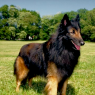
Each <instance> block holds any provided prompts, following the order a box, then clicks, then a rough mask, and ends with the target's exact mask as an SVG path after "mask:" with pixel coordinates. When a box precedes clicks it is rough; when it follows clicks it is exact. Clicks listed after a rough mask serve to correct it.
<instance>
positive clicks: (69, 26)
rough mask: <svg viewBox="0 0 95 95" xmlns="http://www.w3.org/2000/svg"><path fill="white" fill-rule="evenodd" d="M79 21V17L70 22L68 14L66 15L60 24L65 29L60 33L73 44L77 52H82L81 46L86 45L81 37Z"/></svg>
mask: <svg viewBox="0 0 95 95" xmlns="http://www.w3.org/2000/svg"><path fill="white" fill-rule="evenodd" d="M79 21H80V18H79V15H77V16H76V18H75V19H73V20H71V21H70V20H69V18H68V16H67V14H65V15H64V17H63V19H62V21H61V24H60V27H61V28H62V29H63V30H61V31H60V33H61V34H63V36H64V38H65V37H66V39H68V40H69V41H70V42H71V43H72V44H73V46H74V49H76V50H80V46H82V45H84V44H85V43H84V41H83V39H82V37H81V29H80V25H79Z"/></svg>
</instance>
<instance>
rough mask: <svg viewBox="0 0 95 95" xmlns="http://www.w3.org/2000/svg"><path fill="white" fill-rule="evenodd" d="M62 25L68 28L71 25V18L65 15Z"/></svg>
mask: <svg viewBox="0 0 95 95" xmlns="http://www.w3.org/2000/svg"><path fill="white" fill-rule="evenodd" d="M61 24H62V25H63V26H68V25H69V24H70V21H69V17H68V15H67V14H65V15H64V17H63V19H62V20H61Z"/></svg>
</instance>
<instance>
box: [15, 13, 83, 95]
mask: <svg viewBox="0 0 95 95" xmlns="http://www.w3.org/2000/svg"><path fill="white" fill-rule="evenodd" d="M79 20H80V19H79V15H77V16H76V18H75V19H73V20H71V21H70V20H69V18H68V16H67V14H65V15H64V17H63V19H62V20H61V23H60V25H59V28H58V30H57V32H56V33H55V34H54V35H52V36H51V38H50V39H49V40H48V41H47V42H45V43H42V44H39V43H30V44H27V45H24V46H23V47H22V48H21V50H20V52H19V55H18V56H17V58H16V60H15V63H14V74H15V75H16V82H17V87H16V91H19V87H20V85H21V83H25V82H26V80H27V79H28V82H29V86H31V82H32V78H33V77H35V76H37V75H44V76H46V77H47V79H48V80H47V84H46V87H45V91H46V93H47V95H57V89H58V88H59V87H60V88H61V95H66V87H67V83H68V78H69V77H70V76H71V74H72V73H73V70H74V67H75V66H76V64H77V63H78V58H79V56H80V46H81V45H84V41H83V39H82V37H81V34H80V32H81V29H80V25H79Z"/></svg>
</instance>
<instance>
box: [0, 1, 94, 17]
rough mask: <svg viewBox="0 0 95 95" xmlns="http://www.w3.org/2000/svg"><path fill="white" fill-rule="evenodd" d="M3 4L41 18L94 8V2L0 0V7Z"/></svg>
mask: <svg viewBox="0 0 95 95" xmlns="http://www.w3.org/2000/svg"><path fill="white" fill-rule="evenodd" d="M5 4H7V5H15V6H18V7H20V8H21V9H22V8H25V9H27V10H33V11H36V12H38V13H39V14H40V16H41V17H42V16H45V15H55V14H58V13H60V12H62V13H64V12H70V11H77V10H78V9H81V8H82V9H84V8H85V9H87V10H92V9H93V8H95V0H0V7H2V6H3V5H5Z"/></svg>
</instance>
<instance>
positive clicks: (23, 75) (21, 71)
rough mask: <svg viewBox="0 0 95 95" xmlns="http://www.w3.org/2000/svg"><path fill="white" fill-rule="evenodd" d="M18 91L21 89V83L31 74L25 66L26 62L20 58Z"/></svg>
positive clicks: (17, 66) (17, 80) (17, 64)
mask: <svg viewBox="0 0 95 95" xmlns="http://www.w3.org/2000/svg"><path fill="white" fill-rule="evenodd" d="M16 68H17V70H16V84H17V87H16V91H17V92H18V91H19V87H20V85H21V81H22V80H23V79H25V78H26V77H27V74H28V72H29V70H28V68H27V67H26V66H25V64H24V61H23V59H22V58H21V57H18V58H17V60H16Z"/></svg>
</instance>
